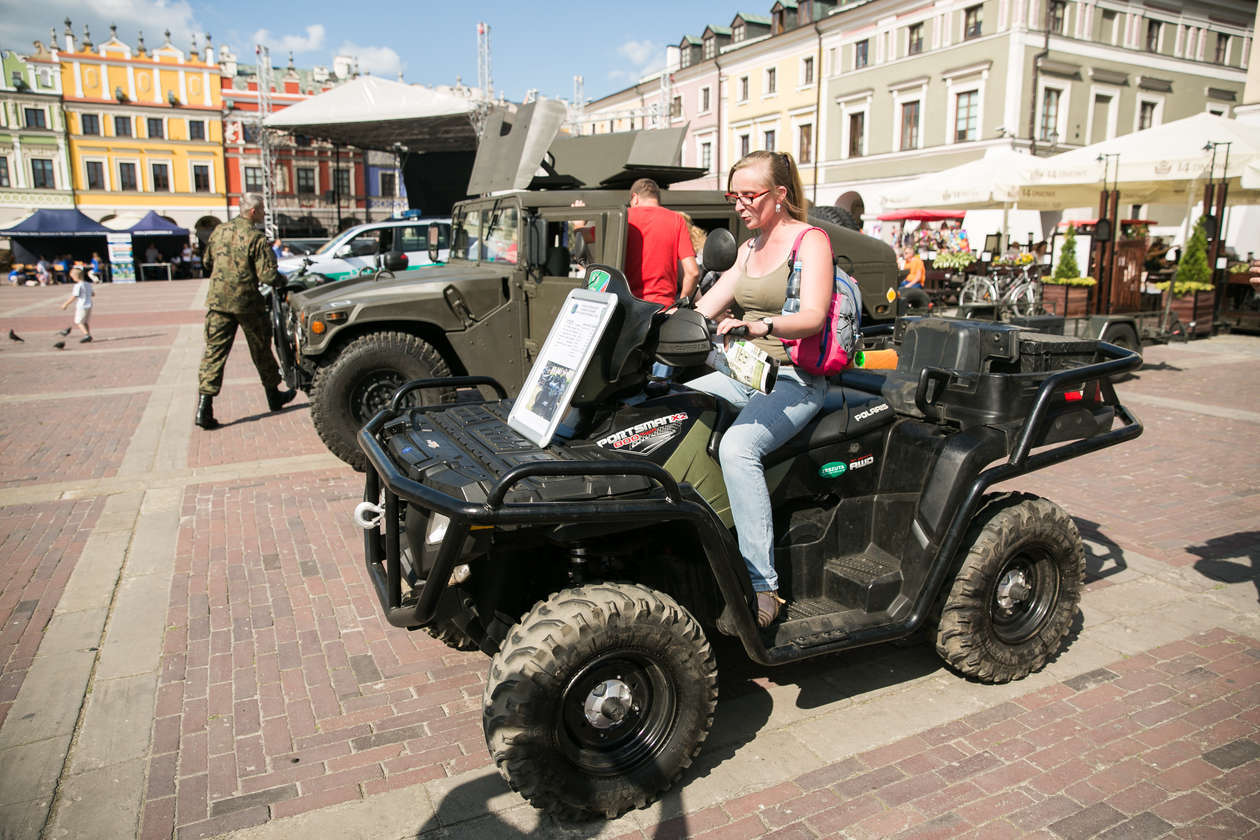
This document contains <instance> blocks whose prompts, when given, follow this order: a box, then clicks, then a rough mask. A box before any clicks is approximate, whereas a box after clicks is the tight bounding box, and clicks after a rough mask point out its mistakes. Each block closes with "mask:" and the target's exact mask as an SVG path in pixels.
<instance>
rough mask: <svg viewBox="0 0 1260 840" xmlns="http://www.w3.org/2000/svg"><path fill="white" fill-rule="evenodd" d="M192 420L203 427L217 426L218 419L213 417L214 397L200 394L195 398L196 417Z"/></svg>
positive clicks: (211, 427)
mask: <svg viewBox="0 0 1260 840" xmlns="http://www.w3.org/2000/svg"><path fill="white" fill-rule="evenodd" d="M193 422H194V423H196V424H197V425H198V426H200V427H201V428H203V429H217V428H219V421H218V420H215V419H214V397H212V396H210V395H209V394H202V395H201V397H200V398H199V399H198V400H197V418H196V419H195V420H193Z"/></svg>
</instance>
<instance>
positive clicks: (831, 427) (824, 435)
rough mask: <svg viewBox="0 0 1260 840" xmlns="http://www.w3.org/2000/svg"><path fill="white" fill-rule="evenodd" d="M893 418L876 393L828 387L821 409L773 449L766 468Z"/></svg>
mask: <svg viewBox="0 0 1260 840" xmlns="http://www.w3.org/2000/svg"><path fill="white" fill-rule="evenodd" d="M894 416H895V412H893V410H892V407H891V406H889V405H888V402H887V401H886V400H885V399H884V398H883V397H881V396H880V395H879V394H871V393H867V392H866V391H859V390H857V389H856V388H847V387H845V386H843V385H836V384H832V385H831V386H830V387H829V388H828V389H827V396H826V398H825V399H824V400H823V407H822V410H821V411H819V412H818V416H816V417H815V418H814V419H813V420H811V421H810V422H809V423H808V425H806V426H805V428H803V429H801V431H800V433H799V434H797V435H796V437H794V438H792V439H791V440H790V441H788V442H787V443H785V444H784V445H783V446H781V447H779V448H778V449H776V450H775V451H774V452H773V453H771V455H770V456H769V457H768V458H767V459H766V462H767V465H769V464H770V463H774V462H778V461H782V460H784V459H785V458H790V457H792V456H794V455H798V454H800V453H801V452H805V451H807V450H810V449H817V448H818V447H821V446H827V445H828V444H832V443H839V442H840V441H842V440H845V439H846V438H851V437H855V436H857V435H860V434H864V433H866V432H869V431H870V430H871V429H875V428H878V427H880V426H883V425H884V424H885V423H888V422H890V421H891V420H892V419H893V417H894Z"/></svg>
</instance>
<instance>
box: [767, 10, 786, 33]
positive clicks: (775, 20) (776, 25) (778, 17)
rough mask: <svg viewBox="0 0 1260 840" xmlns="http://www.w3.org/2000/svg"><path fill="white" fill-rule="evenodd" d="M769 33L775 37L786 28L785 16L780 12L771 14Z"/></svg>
mask: <svg viewBox="0 0 1260 840" xmlns="http://www.w3.org/2000/svg"><path fill="white" fill-rule="evenodd" d="M770 27H771V28H770V31H771V33H773V34H775V35H779V34H781V33H782V32H783V31H784V30H785V29H786V28H787V16H786V15H785V14H784V13H783V11H782V10H780V11H777V12H774V13H772V14H771V21H770Z"/></svg>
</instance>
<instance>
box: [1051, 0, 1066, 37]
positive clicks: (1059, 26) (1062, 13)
mask: <svg viewBox="0 0 1260 840" xmlns="http://www.w3.org/2000/svg"><path fill="white" fill-rule="evenodd" d="M1066 21H1067V3H1065V2H1063V0H1052V2H1051V3H1050V31H1051V32H1054V33H1055V34H1057V35H1062V34H1063V27H1064V26H1065V25H1066Z"/></svg>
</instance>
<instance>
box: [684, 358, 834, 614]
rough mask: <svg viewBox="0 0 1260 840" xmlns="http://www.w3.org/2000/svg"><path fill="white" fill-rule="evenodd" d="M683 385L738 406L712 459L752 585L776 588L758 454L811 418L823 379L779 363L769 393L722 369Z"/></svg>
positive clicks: (823, 391) (770, 521)
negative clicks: (718, 470) (723, 485)
mask: <svg viewBox="0 0 1260 840" xmlns="http://www.w3.org/2000/svg"><path fill="white" fill-rule="evenodd" d="M687 387H688V388H692V389H694V390H696V391H703V392H705V393H707V394H713V395H714V396H716V397H722V398H723V399H725V400H727V401H728V402H730V403H731V404H732V405H734V406H735V407H736V408H738V409H740V412H739V416H738V417H736V418H735V422H734V423H732V424H731V427H730V428H729V429H727V430H726V433H725V434H724V435H722V443H721V446H719V447H718V463H720V464H721V466H722V479H723V480H724V481H725V482H726V496H727V498H728V499H729V500H730V503H731V518H732V519H733V520H734V521H735V536H736V538H737V539H738V540H739V553H740V554H741V555H743V558H744V565H746V566H747V567H748V576H749V577H750V578H751V579H752V586H753V590H754V591H756V592H770V591H775V590H777V589H778V588H779V575H778V572H776V571H775V568H774V513H773V511H771V509H770V490H769V488H767V487H766V471H765V468H764V467H762V465H761V459H762V458H764V457H765V456H766V455H768V454H769V453H771V452H773V451H774V450H775V449H777V448H779V447H780V446H782V445H783V444H785V443H787V442H788V441H789V440H790V439H791V438H792V437H793V436H794V435H796V433H797V432H799V431H800V430H801V429H803V428H805V425H806V424H807V423H809V421H810V420H812V419H813V417H814V415H815V414H817V413H818V410H819V409H820V408H822V404H823V400H824V399H825V398H826V396H827V380H826V378H824V377H822V376H813V375H812V374H808V373H805V372H804V371H802V370H800V369H799V368H795V367H791V366H789V365H784V366H783V367H781V368H779V378H778V380H777V381H776V382H775V383H774V389H773V390H772V391H771V392H770V393H769V394H762V393H760V392H758V391H754V390H753V389H752V388H748V387H746V386H744V385H741V384H740V383H738V382H736V381H735V380H734V379H731V378H730V377H729V376H726V375H725V374H722V373H710V374H707V375H705V376H702V377H700V378H699V379H693V380H692V381H690V382H688V383H687Z"/></svg>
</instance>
